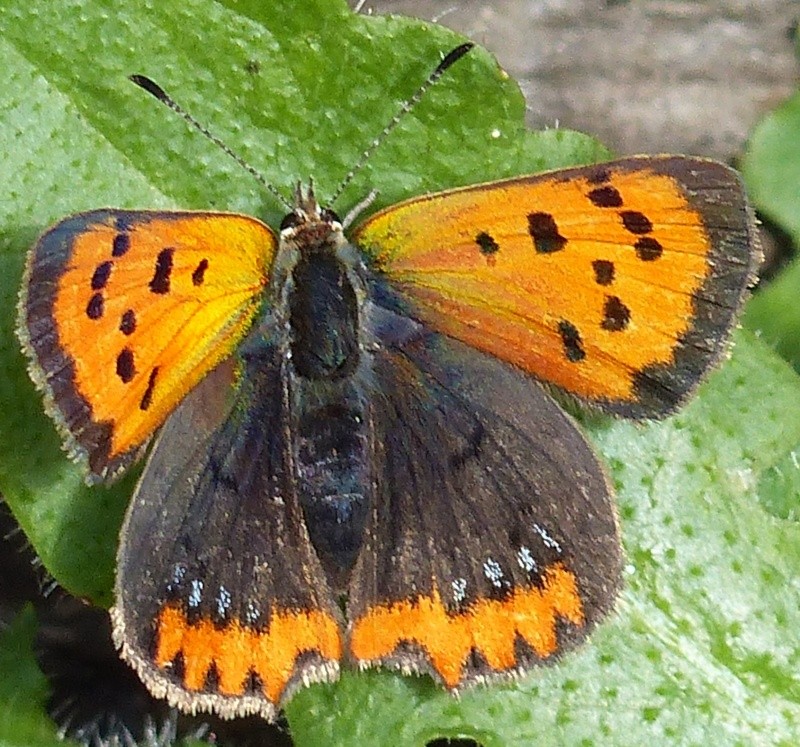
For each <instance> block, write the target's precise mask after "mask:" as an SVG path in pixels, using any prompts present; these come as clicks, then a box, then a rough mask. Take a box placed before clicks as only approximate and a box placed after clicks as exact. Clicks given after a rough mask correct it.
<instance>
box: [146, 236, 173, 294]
mask: <svg viewBox="0 0 800 747" xmlns="http://www.w3.org/2000/svg"><path fill="white" fill-rule="evenodd" d="M174 254H175V250H174V249H173V248H172V247H168V248H166V249H162V250H161V251H160V252H159V253H158V257H157V258H156V269H155V273H154V274H153V279H152V280H151V281H150V290H151V291H152V292H153V293H158V294H164V293H169V281H170V276H171V275H172V260H173V255H174Z"/></svg>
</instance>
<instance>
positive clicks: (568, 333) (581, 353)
mask: <svg viewBox="0 0 800 747" xmlns="http://www.w3.org/2000/svg"><path fill="white" fill-rule="evenodd" d="M558 333H559V334H560V335H561V341H562V342H563V343H564V353H565V355H566V356H567V360H568V361H571V362H572V363H578V362H579V361H582V360H583V359H584V358H585V357H586V351H585V350H584V349H583V340H582V339H581V333H580V332H579V331H578V328H577V327H576V326H575V325H574V324H573V323H572V322H568V321H566V320H563V321H560V322H559V323H558Z"/></svg>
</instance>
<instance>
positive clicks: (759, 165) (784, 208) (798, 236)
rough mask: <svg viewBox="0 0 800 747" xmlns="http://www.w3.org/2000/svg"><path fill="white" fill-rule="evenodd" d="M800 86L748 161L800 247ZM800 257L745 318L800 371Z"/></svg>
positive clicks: (764, 196)
mask: <svg viewBox="0 0 800 747" xmlns="http://www.w3.org/2000/svg"><path fill="white" fill-rule="evenodd" d="M799 135H800V92H798V93H795V94H794V95H793V96H792V97H791V98H789V99H788V100H787V101H785V102H784V103H783V104H781V105H780V106H779V107H778V108H777V109H775V110H774V111H772V112H770V113H769V114H768V115H767V116H766V117H765V118H764V119H763V120H762V121H761V122H760V123H759V124H758V126H757V127H756V129H755V131H754V132H753V135H752V137H751V138H750V143H749V144H748V147H747V152H746V154H745V157H744V159H743V162H742V172H743V174H744V177H745V180H746V182H747V186H748V189H749V190H750V194H751V196H752V198H753V202H754V203H755V205H756V207H757V208H758V210H759V211H760V212H761V214H762V215H764V216H766V217H767V218H769V219H770V220H772V221H774V222H775V223H776V224H777V225H779V226H780V227H782V228H783V230H784V231H786V232H787V233H788V234H789V236H790V238H791V240H792V242H793V243H794V246H795V248H797V249H800V136H799ZM798 299H800V261H798V260H795V261H794V262H793V263H792V264H791V265H790V266H789V267H787V268H785V269H784V270H783V271H782V272H781V274H780V276H779V277H777V278H775V279H774V280H773V281H772V282H771V283H770V284H769V286H768V287H766V288H763V289H761V291H760V292H759V294H758V296H757V297H756V298H755V299H753V303H752V304H750V307H749V308H748V310H747V316H746V317H745V323H746V324H747V326H748V327H750V329H753V330H757V331H758V332H760V333H761V334H762V335H763V337H764V339H766V340H767V341H768V342H770V343H771V344H773V345H774V346H775V349H776V350H777V352H778V353H779V354H780V355H782V356H783V357H784V358H786V360H788V361H789V362H790V363H792V365H793V366H794V367H795V370H797V371H800V303H798ZM795 495H797V493H795Z"/></svg>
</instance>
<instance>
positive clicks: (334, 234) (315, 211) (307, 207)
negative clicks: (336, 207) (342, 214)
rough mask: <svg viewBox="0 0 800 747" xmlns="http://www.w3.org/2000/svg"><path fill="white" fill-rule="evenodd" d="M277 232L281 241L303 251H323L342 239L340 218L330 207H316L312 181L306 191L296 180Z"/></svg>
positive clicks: (317, 204)
mask: <svg viewBox="0 0 800 747" xmlns="http://www.w3.org/2000/svg"><path fill="white" fill-rule="evenodd" d="M280 232H281V240H282V241H284V242H286V243H289V244H293V245H294V246H296V247H297V249H298V250H300V251H301V252H302V253H313V252H318V251H325V250H326V248H329V247H336V246H338V244H339V243H340V242H339V241H338V240H337V239H338V238H341V239H342V240H343V236H342V220H341V218H339V216H338V215H337V214H336V213H335V212H334V211H333V210H330V209H328V208H322V207H320V206H319V203H318V202H317V198H316V197H315V195H314V185H313V183H311V184H309V186H308V189H306V190H305V191H304V190H303V186H302V184H299V183H298V185H297V188H296V189H295V196H294V207H293V209H292V211H291V212H290V213H287V215H286V216H285V217H284V218H283V220H282V221H281V226H280Z"/></svg>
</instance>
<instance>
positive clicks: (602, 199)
mask: <svg viewBox="0 0 800 747" xmlns="http://www.w3.org/2000/svg"><path fill="white" fill-rule="evenodd" d="M587 197H588V198H589V199H590V200H591V202H592V204H593V205H594V206H595V207H599V208H618V207H622V195H621V194H620V193H619V190H617V189H616V188H615V187H612V186H610V185H606V186H603V187H597V188H596V189H593V190H592V191H591V192H589V194H588V195H587Z"/></svg>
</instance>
